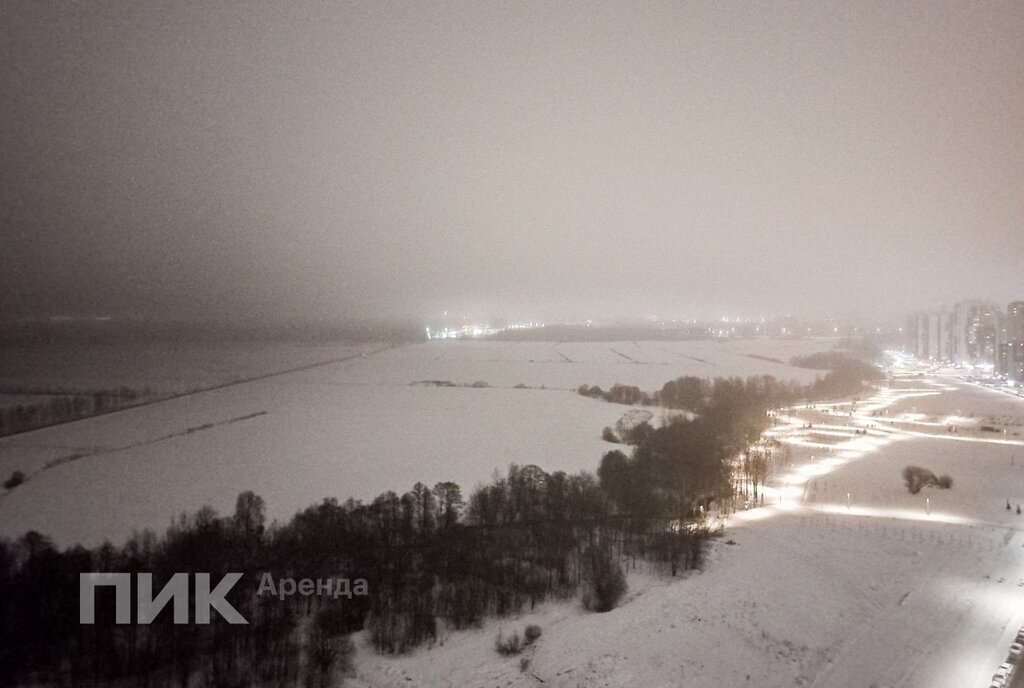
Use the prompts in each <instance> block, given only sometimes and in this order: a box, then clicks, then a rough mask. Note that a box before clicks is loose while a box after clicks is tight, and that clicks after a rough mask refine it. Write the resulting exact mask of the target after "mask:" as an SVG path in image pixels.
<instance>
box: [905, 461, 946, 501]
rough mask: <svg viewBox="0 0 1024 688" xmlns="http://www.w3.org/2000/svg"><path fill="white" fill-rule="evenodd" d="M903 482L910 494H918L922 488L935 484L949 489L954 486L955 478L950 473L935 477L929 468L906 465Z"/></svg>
mask: <svg viewBox="0 0 1024 688" xmlns="http://www.w3.org/2000/svg"><path fill="white" fill-rule="evenodd" d="M903 483H904V484H905V485H906V486H907V491H908V492H910V494H917V493H918V492H920V491H921V489H922V488H925V487H928V486H930V485H934V486H936V487H938V488H940V489H943V490H948V489H949V488H951V487H953V478H951V477H950V476H948V475H942V476H939V477H935V474H934V473H932V472H931V471H929V470H928V469H927V468H921V467H920V466H906V467H905V468H904V469H903Z"/></svg>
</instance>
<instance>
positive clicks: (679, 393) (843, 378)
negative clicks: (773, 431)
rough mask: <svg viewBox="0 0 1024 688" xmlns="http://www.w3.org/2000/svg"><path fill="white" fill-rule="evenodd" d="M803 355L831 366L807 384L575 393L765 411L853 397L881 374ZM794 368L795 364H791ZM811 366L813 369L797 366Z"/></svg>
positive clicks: (683, 381)
mask: <svg viewBox="0 0 1024 688" xmlns="http://www.w3.org/2000/svg"><path fill="white" fill-rule="evenodd" d="M816 356H817V354H814V355H813V356H810V357H806V359H807V361H810V362H812V363H824V362H828V363H830V364H832V365H836V366H837V367H835V368H834V369H830V370H829V372H827V373H826V374H825V375H823V376H821V377H819V378H817V379H816V380H815V381H814V382H812V383H810V384H806V385H803V384H800V383H799V382H795V381H783V380H777V379H776V378H774V377H772V376H771V375H763V376H756V377H749V378H746V379H742V378H736V377H733V378H721V377H719V378H715V379H714V380H708V379H707V378H700V377H693V376H684V377H680V378H676V379H675V380H670V381H669V382H666V383H665V384H664V385H663V386H662V388H661V389H660V390H656V391H654V392H645V391H644V390H642V389H640V388H639V387H637V386H635V385H622V384H618V383H616V384H614V385H612V386H611V387H610V388H609V389H608V390H607V391H606V390H604V389H601V387H599V386H597V385H593V386H591V385H580V387H579V388H578V389H577V390H576V391H577V392H578V393H579V394H581V395H583V396H586V397H594V398H597V399H604V400H605V401H608V402H611V403H614V404H626V405H630V406H632V405H636V404H641V405H644V406H662V407H664V408H670V409H684V410H687V411H692V412H694V413H700V412H703V411H706V410H708V409H709V408H712V407H714V406H716V405H720V404H721V403H722V400H723V399H722V397H723V395H725V394H733V395H736V396H737V401H738V399H739V398H741V397H742V398H745V399H746V400H747V401H748V402H749V403H755V402H756V403H762V404H767V405H768V407H772V406H784V405H788V404H795V403H798V402H801V401H808V400H812V399H813V400H815V401H826V400H829V399H836V398H841V397H847V396H853V395H856V394H859V393H860V392H862V391H864V390H865V389H866V383H869V382H871V381H875V380H879V379H881V378H882V377H884V376H883V374H882V372H881V371H880V370H879V369H878V368H876V367H875V366H873V365H871V364H870V363H865V362H864V361H860V360H858V359H853V358H849V357H846V356H844V355H839V356H833V355H832V352H826V354H825V355H823V357H822V358H820V359H818V358H815V357H816ZM801 360H803V359H801ZM793 365H796V364H793ZM800 367H811V368H815V367H817V365H801V366H800Z"/></svg>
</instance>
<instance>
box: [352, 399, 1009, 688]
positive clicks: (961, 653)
mask: <svg viewBox="0 0 1024 688" xmlns="http://www.w3.org/2000/svg"><path fill="white" fill-rule="evenodd" d="M905 395H906V396H905ZM910 395H918V396H910ZM925 395H927V396H925ZM925 400H927V401H925ZM908 406H909V407H915V406H916V407H917V408H919V409H920V408H924V407H925V406H927V408H928V409H929V412H931V410H932V409H934V411H935V412H936V413H939V412H942V410H944V409H946V408H952V409H959V410H961V411H962V412H966V413H971V414H974V415H975V416H991V415H993V414H1006V415H1009V416H1015V415H1016V414H1020V413H1024V401H1022V400H1017V399H1013V398H1010V397H1006V396H1005V395H1002V396H997V395H994V394H993V393H992V392H990V391H989V390H986V389H982V388H978V387H973V386H967V385H963V384H961V383H959V382H957V381H955V380H949V379H943V380H924V381H922V380H915V381H913V382H905V383H899V384H897V385H896V386H895V388H894V389H893V390H888V391H885V392H883V393H882V394H879V395H878V396H877V397H875V398H873V399H871V400H865V401H864V402H861V403H860V404H858V406H857V408H856V409H852V408H850V407H849V406H848V405H847V406H843V407H837V408H822V407H819V408H818V409H815V410H800V411H795V412H793V413H791V414H789V416H788V419H789V420H790V421H791V422H790V423H789V424H788V425H787V424H785V423H784V424H783V425H781V426H780V427H779V428H778V436H779V437H780V438H781V439H784V440H785V441H787V442H790V443H792V446H793V449H794V451H793V453H792V461H793V465H792V466H790V467H788V468H784V469H783V470H781V471H780V472H779V473H778V475H777V476H776V478H775V479H774V481H773V484H772V485H771V487H769V489H768V497H767V502H768V503H769V506H766V507H763V508H760V509H754V510H751V511H748V512H741V513H740V514H738V515H735V516H732V517H730V525H729V527H728V529H727V531H726V535H725V537H723V538H722V539H721V540H719V541H717V542H716V543H715V544H714V545H713V547H712V551H711V555H710V557H709V562H708V564H707V566H706V567H705V570H704V571H703V572H698V573H692V574H690V575H688V576H686V577H685V578H682V579H677V580H671V579H663V578H657V577H653V576H651V575H649V574H648V573H647V572H645V571H643V570H640V571H635V572H631V574H630V576H629V580H630V586H631V588H630V594H629V598H628V599H627V601H626V602H625V603H624V604H622V605H621V606H620V607H619V608H618V609H616V610H614V611H612V612H610V613H608V614H603V615H598V614H587V613H585V612H583V611H582V610H581V609H580V608H579V605H578V603H572V602H569V603H552V604H546V605H543V606H542V607H540V608H539V609H537V610H535V611H533V612H531V613H529V614H524V615H522V616H521V617H518V618H514V619H501V620H493V621H490V622H488V623H487V625H486V626H485V627H484V628H482V629H480V630H474V631H469V632H462V633H455V634H452V635H450V636H448V637H447V638H445V642H444V643H443V645H441V646H438V647H435V648H433V649H430V650H421V651H419V652H417V653H415V654H414V655H412V656H409V657H402V658H397V659H394V658H382V657H377V656H375V655H373V654H372V652H371V651H370V650H369V649H367V648H366V647H365V646H361V647H360V652H359V659H358V662H357V669H356V676H355V677H354V678H353V679H352V683H353V684H354V685H359V686H381V687H388V686H408V685H428V686H534V685H539V680H543V681H544V685H550V686H558V687H565V688H576V687H584V686H652V687H653V686H665V687H668V686H687V687H694V688H700V687H703V686H707V687H711V686H747V685H749V686H759V687H766V686H770V687H774V686H777V687H779V688H782V687H783V686H787V687H788V686H816V687H817V688H845V687H847V686H849V687H850V688H853V687H854V686H858V687H868V686H875V687H878V688H882V687H890V688H893V687H896V686H901V687H907V688H909V687H920V688H945V687H947V686H948V687H949V688H954V687H956V688H972V687H975V686H977V687H978V688H985V687H986V686H988V685H989V679H990V678H991V676H992V673H993V672H994V671H995V669H996V667H997V666H998V665H999V664H1000V663H1001V662H1003V661H1004V660H1005V657H1006V653H1007V650H1008V649H1009V645H1010V643H1011V642H1012V640H1013V636H1014V634H1015V632H1016V629H1017V628H1018V627H1019V626H1020V625H1021V623H1022V622H1024V567H1022V565H1024V533H1022V531H1024V515H1017V514H1016V510H1015V509H1014V510H1012V511H1007V510H1006V500H1007V499H1009V500H1010V501H1011V502H1012V503H1013V504H1014V506H1016V502H1018V501H1019V502H1021V503H1024V442H1021V441H1019V440H1012V439H1011V440H995V439H993V438H987V437H984V436H981V435H979V436H977V437H974V436H961V435H959V434H957V435H953V434H952V433H949V432H948V431H947V430H946V428H945V427H935V428H932V429H927V428H925V429H922V428H921V427H916V428H915V429H914V430H912V431H911V432H913V433H915V434H910V433H908V432H906V431H904V430H902V429H901V427H902V426H900V427H888V426H885V427H880V425H881V424H880V423H879V420H880V419H882V418H893V419H900V418H902V415H903V413H904V411H902V410H900V409H902V408H903V407H908ZM833 411H834V413H832V412H833ZM875 411H878V413H879V414H881V415H875ZM806 422H813V423H814V425H815V428H814V429H813V430H807V429H804V428H802V425H803V424H804V423H806ZM848 424H852V425H853V426H855V428H864V427H868V428H869V431H868V434H867V435H856V434H854V433H853V432H851V429H850V428H849V427H847V425H848ZM829 426H831V427H829ZM908 427H909V426H908ZM815 431H825V432H831V433H835V435H834V436H833V438H834V439H838V440H839V443H834V442H833V443H829V444H828V445H827V446H826V444H825V443H820V446H816V443H815V442H814V441H813V439H810V438H811V433H812V432H815ZM843 434H845V435H846V438H845V439H843V438H841V437H836V436H838V435H843ZM968 434H970V433H968ZM909 463H913V464H917V465H921V466H924V467H926V468H929V469H931V470H933V471H934V472H935V473H936V474H941V473H948V474H950V475H951V476H952V477H953V479H954V485H953V488H952V489H951V490H948V491H943V490H937V489H935V488H926V489H925V490H924V491H922V492H921V493H920V494H918V495H910V494H908V493H907V491H906V489H905V488H904V486H903V484H902V480H901V477H900V471H901V469H902V468H903V466H905V465H907V464H909ZM847 495H849V497H848V496H847ZM528 623H537V624H539V625H541V626H542V628H543V631H544V634H543V636H542V637H541V639H540V640H539V641H538V642H537V643H536V645H535V646H533V647H531V648H530V649H528V650H527V653H526V654H525V655H524V657H526V658H528V659H529V667H528V669H527V671H526V672H522V671H521V670H520V669H521V667H520V663H519V659H503V658H501V657H499V656H498V655H497V654H496V653H495V651H494V648H493V644H494V637H495V635H496V634H497V632H498V631H499V630H503V631H504V632H505V633H508V632H511V631H513V630H518V631H519V632H520V633H521V632H522V629H523V627H525V625H526V624H528Z"/></svg>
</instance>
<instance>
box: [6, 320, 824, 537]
mask: <svg viewBox="0 0 1024 688" xmlns="http://www.w3.org/2000/svg"><path fill="white" fill-rule="evenodd" d="M833 344H834V342H833V341H832V340H827V339H826V340H782V341H773V340H741V341H732V342H726V343H717V342H711V341H695V342H638V343H634V342H624V343H617V344H605V343H579V344H576V343H573V344H554V343H547V342H545V343H535V342H486V341H445V342H430V343H424V344H420V345H412V346H404V347H398V348H394V349H388V350H385V351H379V352H377V353H372V348H370V350H369V351H368V352H367V355H365V356H358V355H357V356H356V357H355V358H353V359H351V360H346V361H341V362H338V363H332V364H329V365H325V366H318V367H315V368H309V369H306V370H301V371H297V372H294V373H289V374H286V375H280V376H277V377H273V378H269V379H262V380H258V381H255V382H251V383H245V384H239V385H235V386H232V387H228V388H223V389H214V390H211V391H207V392H203V393H201V394H196V395H191V396H184V397H180V398H176V399H170V400H167V401H163V402H160V403H157V404H153V405H149V406H144V407H140V408H134V409H129V410H126V411H123V412H119V413H115V414H111V415H107V416H100V417H96V418H90V419H86V420H82V421H78V422H75V423H70V424H66V425H60V426H55V427H51V428H45V429H42V430H37V431H34V432H30V433H25V434H22V435H15V436H11V437H6V438H2V439H0V477H2V478H4V479H6V477H7V476H9V475H10V474H11V472H13V471H15V470H20V471H23V472H25V473H27V474H28V475H29V480H28V481H27V482H26V483H24V484H23V485H21V486H19V487H18V488H16V489H15V490H12V491H10V492H9V493H7V494H3V492H2V491H0V536H2V537H18V536H20V535H22V534H23V533H24V532H25V531H27V530H29V529H35V530H38V531H40V532H42V533H45V534H47V535H48V536H50V537H53V538H54V539H55V541H56V542H57V543H59V544H72V543H75V542H82V543H83V544H86V545H93V544H98V543H99V542H102V540H103V539H106V538H110V539H112V540H114V541H119V540H122V539H124V538H126V537H127V536H129V535H130V534H131V531H132V530H133V529H136V528H142V527H148V528H153V529H155V530H158V531H162V530H163V529H164V528H166V526H167V525H168V524H169V523H170V522H171V520H172V519H173V518H174V517H175V516H176V515H177V514H178V513H180V512H181V511H183V510H184V511H195V510H197V509H198V508H200V507H201V506H203V505H204V504H210V505H212V506H213V507H214V508H216V509H218V510H219V511H221V512H222V513H223V512H226V511H230V510H231V509H232V508H233V506H234V500H235V497H236V496H237V495H238V493H239V492H241V491H243V490H249V489H251V490H255V491H256V492H257V493H258V494H260V495H262V496H263V497H264V499H265V500H266V502H267V505H268V513H269V515H270V516H271V517H272V518H278V519H286V518H289V517H290V516H291V515H292V514H293V513H295V511H297V510H299V509H301V508H304V507H306V506H309V505H311V504H314V503H316V502H318V501H320V500H321V499H323V498H326V497H337V498H338V499H339V500H344V499H346V498H348V497H356V498H361V499H372V498H373V497H375V496H377V495H378V494H380V493H381V492H384V491H386V490H395V491H399V492H401V491H405V490H408V489H410V488H411V487H412V485H413V484H414V483H415V482H416V481H422V482H424V483H426V484H428V485H433V484H435V483H436V482H439V481H442V480H452V481H455V482H457V483H459V484H460V485H461V486H462V487H463V489H464V490H465V491H466V492H468V491H469V490H471V489H472V488H473V486H474V485H475V484H477V483H479V482H482V481H486V480H488V479H490V478H491V476H492V474H493V472H494V471H495V470H500V471H502V472H504V471H505V469H506V468H507V466H508V464H509V463H512V462H516V463H520V464H528V463H534V464H537V465H539V466H541V467H543V468H544V469H546V470H549V471H554V470H566V471H578V470H584V469H585V470H591V471H593V470H595V469H596V467H597V465H598V462H599V461H600V457H601V455H602V454H603V452H604V451H607V449H608V447H609V445H608V444H606V443H604V442H602V441H601V440H600V433H601V428H603V427H604V426H606V425H614V423H615V421H616V420H618V419H619V418H620V417H621V416H622V414H623V413H624V410H625V409H624V407H622V406H618V405H614V404H608V403H606V402H603V401H600V400H595V399H588V398H583V397H580V396H579V395H578V394H575V393H574V392H573V391H572V390H575V389H576V387H578V386H579V385H580V384H584V383H587V384H601V385H604V386H606V387H607V386H610V385H611V384H613V383H615V382H621V383H624V384H636V385H640V386H641V387H643V388H644V389H657V388H660V387H661V385H663V384H664V383H665V382H667V381H668V380H670V379H673V378H675V377H678V376H680V375H687V374H696V375H702V376H714V375H754V374H765V373H767V374H774V375H777V376H779V377H784V378H791V379H800V380H805V381H806V380H810V379H813V378H814V376H815V375H816V374H820V373H818V372H816V371H811V370H805V369H799V368H792V367H790V366H788V365H785V364H783V363H778V362H775V361H771V360H765V359H766V358H774V359H777V360H780V361H781V360H788V359H789V358H790V357H791V356H794V355H799V354H806V353H810V352H814V351H822V350H827V349H829V348H831V347H832V346H833ZM231 351H232V350H231V349H226V350H223V351H221V358H218V357H217V356H214V355H213V353H211V351H210V350H208V349H205V348H201V350H200V351H198V352H193V353H191V354H183V355H182V357H181V358H180V360H178V363H179V364H180V365H181V366H182V370H181V371H178V372H176V371H175V369H174V365H173V363H171V362H169V361H168V360H164V354H167V352H163V353H162V354H159V355H157V354H152V352H151V354H152V355H151V354H147V356H150V357H149V358H147V359H146V360H149V361H151V362H152V365H153V366H154V368H153V369H152V370H149V371H148V372H147V371H146V370H145V366H141V368H140V364H138V363H133V364H131V365H126V366H125V369H124V370H121V371H120V376H115V378H112V379H113V380H114V382H117V383H118V384H132V379H131V378H132V375H134V374H137V375H138V376H141V377H137V378H136V382H135V384H138V381H139V380H149V381H152V382H154V383H155V382H156V381H159V380H164V381H165V382H164V384H169V383H170V381H174V380H178V381H182V380H185V381H187V384H188V385H192V386H196V385H193V382H198V383H199V384H198V386H203V383H204V382H206V383H209V382H213V383H223V382H225V381H229V380H233V379H238V378H239V377H244V376H245V375H253V374H256V375H261V374H265V373H267V372H269V371H272V370H280V369H287V368H290V367H291V368H293V367H296V366H298V365H304V364H308V363H310V362H313V361H317V360H325V359H329V358H332V357H335V358H337V357H342V356H345V355H352V354H353V353H358V351H355V352H354V351H352V350H348V349H332V350H327V349H322V348H317V347H314V348H311V349H304V350H303V351H302V352H301V355H300V356H298V357H297V358H296V359H295V360H293V361H291V362H289V361H288V360H286V358H287V356H286V355H285V353H283V352H281V351H280V350H278V349H273V348H271V349H267V350H264V349H256V350H252V351H249V350H245V351H242V352H240V353H238V354H237V361H236V364H237V368H232V366H231V365H230V363H229V362H228V361H224V360H221V359H222V358H223V357H224V354H226V353H229V354H230V353H231ZM158 353H159V352H158ZM97 355H98V354H97ZM168 355H169V354H168ZM232 355H234V354H232ZM757 356H760V357H762V358H757ZM698 359H699V360H698ZM157 360H161V361H163V362H162V363H159V364H158V363H157ZM169 360H170V361H173V360H174V359H173V358H171V359H169ZM190 362H192V363H195V365H197V366H200V367H198V368H196V369H193V368H191V367H190V366H191V365H192V363H190ZM30 363H31V362H23V363H22V364H21V365H23V366H26V368H25V376H27V378H31V379H25V380H22V381H21V382H23V383H29V382H31V383H36V384H43V383H52V384H57V385H60V384H64V385H68V384H71V383H72V382H73V383H74V384H76V385H77V384H87V383H88V382H89V379H91V378H88V376H87V375H86V371H85V369H79V368H77V367H75V366H72V367H70V368H69V369H68V371H67V374H66V377H61V375H60V374H58V373H57V372H53V371H51V372H50V373H47V372H46V370H45V366H42V365H41V364H40V365H36V366H35V369H33V370H35V372H33V371H32V370H29V368H32V366H31V365H29V364H30ZM37 363H39V362H38V361H37ZM200 363H201V365H200ZM104 365H106V366H107V368H109V369H112V370H113V369H117V368H118V366H117V365H116V361H114V362H111V361H107V362H106V363H105V364H104ZM59 369H60V368H59V366H58V367H57V370H59ZM76 371H77V372H76ZM30 373H31V374H30ZM94 374H98V373H94ZM33 376H34V377H33ZM40 376H41V377H40ZM83 376H85V377H83ZM200 378H201V379H200ZM69 380H70V382H69ZM425 380H447V381H450V382H453V383H455V384H465V385H468V384H472V383H474V382H485V383H487V384H488V385H490V386H489V387H488V388H470V387H433V386H417V385H415V384H414V383H417V382H421V381H425ZM17 381H18V380H15V382H17ZM89 384H91V383H89ZM110 384H113V382H107V383H103V382H102V381H101V380H97V381H96V386H109V385H110ZM181 384H186V383H181ZM519 384H523V385H527V386H528V387H529V388H525V389H524V388H516V385H519ZM87 386H88V385H87Z"/></svg>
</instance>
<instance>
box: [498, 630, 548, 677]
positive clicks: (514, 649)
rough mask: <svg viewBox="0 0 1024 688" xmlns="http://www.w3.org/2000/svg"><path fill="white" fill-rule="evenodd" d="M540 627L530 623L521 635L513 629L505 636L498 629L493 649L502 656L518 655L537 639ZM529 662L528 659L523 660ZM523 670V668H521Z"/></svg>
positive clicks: (539, 634)
mask: <svg viewBox="0 0 1024 688" xmlns="http://www.w3.org/2000/svg"><path fill="white" fill-rule="evenodd" d="M541 633H542V631H541V628H540V626H538V625H537V624H530V625H529V626H527V627H526V629H525V630H524V631H523V635H522V637H520V635H519V633H517V632H515V631H513V632H512V635H510V636H508V637H507V638H506V637H505V636H503V635H502V633H501V631H498V637H497V638H495V640H494V649H495V650H497V651H498V654H499V655H501V656H502V657H511V656H513V655H518V654H519V653H520V652H522V651H523V650H525V649H526V648H528V647H529V646H530V645H533V644H534V643H535V642H537V639H538V638H540V636H541ZM524 661H526V662H527V665H528V664H529V660H524ZM523 670H524V671H525V669H523Z"/></svg>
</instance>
